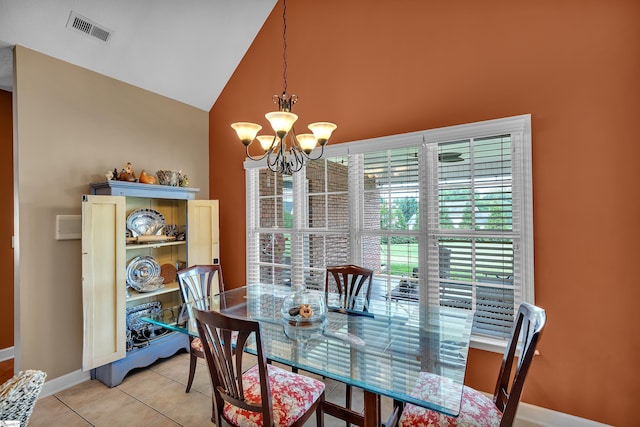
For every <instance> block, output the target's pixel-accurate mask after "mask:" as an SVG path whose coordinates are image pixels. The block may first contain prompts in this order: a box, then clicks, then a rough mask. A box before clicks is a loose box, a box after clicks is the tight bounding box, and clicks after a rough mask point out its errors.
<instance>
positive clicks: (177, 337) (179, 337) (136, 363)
mask: <svg viewBox="0 0 640 427" xmlns="http://www.w3.org/2000/svg"><path fill="white" fill-rule="evenodd" d="M182 349H184V350H186V351H189V337H188V336H187V335H186V334H181V333H177V332H175V333H171V334H168V335H167V336H164V337H162V338H158V339H156V340H154V341H153V342H152V343H151V344H150V345H148V346H146V347H141V348H136V349H133V350H131V351H129V352H127V357H125V358H124V359H120V360H116V361H115V362H112V363H109V364H108V365H104V366H99V367H97V368H95V369H93V370H92V371H91V378H93V379H97V380H98V381H100V382H102V383H103V384H104V385H106V386H109V387H115V386H117V385H118V384H120V383H121V382H122V380H124V377H125V376H126V375H127V374H128V373H129V372H130V371H131V370H132V369H136V368H144V367H147V366H149V365H151V364H152V363H153V362H155V361H156V360H158V359H161V358H165V357H169V356H173V355H174V354H176V353H177V352H178V351H180V350H182Z"/></svg>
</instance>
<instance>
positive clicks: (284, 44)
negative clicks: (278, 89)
mask: <svg viewBox="0 0 640 427" xmlns="http://www.w3.org/2000/svg"><path fill="white" fill-rule="evenodd" d="M282 4H283V7H282V80H284V89H283V94H286V93H287V0H283V2H282Z"/></svg>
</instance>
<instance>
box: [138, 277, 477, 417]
mask: <svg viewBox="0 0 640 427" xmlns="http://www.w3.org/2000/svg"><path fill="white" fill-rule="evenodd" d="M291 292H292V290H291V288H290V287H286V286H278V285H268V284H252V285H248V286H245V287H241V288H236V289H232V290H229V291H226V292H224V293H221V294H219V295H214V296H212V297H211V298H210V300H209V301H194V302H191V303H190V304H183V305H182V306H180V307H175V308H173V309H165V310H163V311H162V312H161V313H159V314H158V315H157V316H155V317H153V318H145V320H147V321H149V322H151V323H154V324H157V325H160V326H163V327H165V328H167V329H170V330H174V331H178V332H182V333H187V334H190V335H192V336H197V329H196V326H195V321H194V320H193V319H192V318H191V317H190V316H189V312H190V308H191V305H195V306H198V307H201V308H202V307H208V308H209V309H212V310H219V311H220V312H222V313H225V314H227V315H229V316H234V317H240V318H246V319H252V320H256V321H258V322H260V328H261V333H262V340H263V346H264V350H265V355H266V357H267V358H269V359H271V360H273V361H276V362H280V363H283V364H286V365H289V366H292V367H296V368H299V369H301V370H305V371H308V372H312V373H315V374H318V375H322V376H324V377H327V378H331V379H334V380H337V381H340V382H343V383H346V384H351V385H353V386H356V387H360V388H362V389H364V390H367V391H370V392H373V393H376V394H380V395H384V396H388V397H390V398H393V399H395V400H399V401H402V402H407V403H413V404H416V405H420V406H424V407H428V408H432V409H435V410H437V411H440V412H443V413H445V414H449V415H453V416H455V415H458V413H459V411H460V400H461V396H462V386H463V381H464V374H465V370H466V362H467V353H468V349H469V340H470V336H471V324H472V320H473V313H472V312H471V311H468V310H461V309H455V308H447V307H439V306H434V307H427V306H416V307H419V313H418V314H414V315H411V316H408V315H407V311H406V306H403V305H402V303H401V302H397V301H390V300H374V301H371V302H370V304H369V310H368V313H367V314H366V315H355V313H349V312H343V311H340V310H331V306H332V304H331V301H332V298H333V296H332V295H329V296H328V297H327V298H328V306H329V307H330V309H329V311H328V313H327V316H326V322H325V323H324V325H323V330H322V331H320V333H319V334H311V338H307V337H308V336H309V334H305V333H304V331H300V329H302V328H300V329H296V328H294V330H293V331H292V330H290V328H291V326H290V325H289V324H288V323H287V322H286V321H284V319H283V318H282V315H281V313H280V308H281V306H282V301H283V299H284V298H285V297H286V296H287V295H289V294H290V293H291ZM309 292H314V291H309ZM322 296H323V297H324V293H322ZM287 328H289V329H288V330H287ZM285 332H286V333H285ZM296 332H299V333H298V334H296ZM292 338H293V339H292ZM252 346H253V344H251V345H250V346H249V347H248V348H247V349H245V350H246V351H248V352H254V351H255V349H254V348H253V347H252ZM424 372H426V373H432V374H437V375H438V376H439V377H436V378H438V381H439V382H440V384H437V385H436V386H435V387H429V389H430V390H434V389H435V390H439V391H438V392H435V393H433V392H432V393H431V394H429V395H425V394H424V393H418V390H417V388H416V384H418V383H419V382H420V381H419V379H420V378H421V373H424ZM429 378H431V379H432V378H434V377H433V376H429ZM432 385H433V384H432ZM445 390H446V391H445Z"/></svg>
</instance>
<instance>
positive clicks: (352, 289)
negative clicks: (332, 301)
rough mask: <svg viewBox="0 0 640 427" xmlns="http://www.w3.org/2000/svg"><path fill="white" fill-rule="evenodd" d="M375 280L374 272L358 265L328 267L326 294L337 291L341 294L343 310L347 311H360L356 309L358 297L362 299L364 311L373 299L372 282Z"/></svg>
mask: <svg viewBox="0 0 640 427" xmlns="http://www.w3.org/2000/svg"><path fill="white" fill-rule="evenodd" d="M372 280H373V270H370V269H368V268H364V267H359V266H357V265H352V264H347V265H335V266H328V267H327V274H326V278H325V292H331V291H334V289H333V288H332V287H331V285H334V286H335V290H336V291H337V292H338V293H339V294H340V305H341V308H345V309H347V310H354V309H359V307H356V302H357V301H358V297H360V298H362V301H363V307H362V311H367V310H368V308H369V300H370V299H371V282H372Z"/></svg>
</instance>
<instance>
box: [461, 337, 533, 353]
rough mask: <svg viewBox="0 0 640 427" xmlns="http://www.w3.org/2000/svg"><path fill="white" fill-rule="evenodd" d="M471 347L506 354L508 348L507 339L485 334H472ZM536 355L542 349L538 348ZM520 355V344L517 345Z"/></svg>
mask: <svg viewBox="0 0 640 427" xmlns="http://www.w3.org/2000/svg"><path fill="white" fill-rule="evenodd" d="M469 347H471V348H475V349H478V350H485V351H491V352H493V353H499V354H504V353H505V350H506V349H507V341H502V340H498V339H495V338H489V337H483V336H472V337H471V344H470V345H469ZM533 354H534V356H539V355H540V351H538V349H536V351H535V352H534V353H533ZM519 356H520V344H518V346H517V347H516V357H519Z"/></svg>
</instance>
